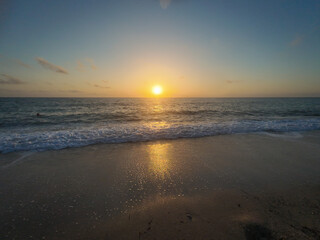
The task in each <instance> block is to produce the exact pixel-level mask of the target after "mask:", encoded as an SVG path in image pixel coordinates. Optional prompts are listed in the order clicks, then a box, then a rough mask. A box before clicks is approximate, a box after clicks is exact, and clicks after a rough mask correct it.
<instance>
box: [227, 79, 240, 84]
mask: <svg viewBox="0 0 320 240" xmlns="http://www.w3.org/2000/svg"><path fill="white" fill-rule="evenodd" d="M226 83H228V84H233V83H240V80H226Z"/></svg>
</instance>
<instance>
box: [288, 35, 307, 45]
mask: <svg viewBox="0 0 320 240" xmlns="http://www.w3.org/2000/svg"><path fill="white" fill-rule="evenodd" d="M303 39H304V36H303V35H298V36H296V37H295V38H294V39H293V40H292V41H291V42H290V46H291V47H296V46H298V45H300V44H301V43H302V41H303Z"/></svg>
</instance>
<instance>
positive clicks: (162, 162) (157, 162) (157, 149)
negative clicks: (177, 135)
mask: <svg viewBox="0 0 320 240" xmlns="http://www.w3.org/2000/svg"><path fill="white" fill-rule="evenodd" d="M169 146H170V144H168V143H158V144H152V145H149V148H148V152H149V156H150V169H151V171H152V172H153V173H154V174H155V175H156V176H157V177H159V178H165V177H166V176H168V175H169V170H170V160H169V156H168V148H169Z"/></svg>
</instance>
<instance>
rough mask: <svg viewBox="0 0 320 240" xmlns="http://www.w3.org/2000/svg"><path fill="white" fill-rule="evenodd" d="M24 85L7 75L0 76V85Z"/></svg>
mask: <svg viewBox="0 0 320 240" xmlns="http://www.w3.org/2000/svg"><path fill="white" fill-rule="evenodd" d="M24 83H25V82H23V81H21V80H20V79H19V78H15V77H12V76H10V75H7V74H1V75H0V84H11V85H17V84H24Z"/></svg>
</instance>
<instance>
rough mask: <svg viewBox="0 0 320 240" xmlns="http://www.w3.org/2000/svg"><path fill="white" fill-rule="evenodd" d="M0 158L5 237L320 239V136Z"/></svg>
mask: <svg viewBox="0 0 320 240" xmlns="http://www.w3.org/2000/svg"><path fill="white" fill-rule="evenodd" d="M0 160H1V161H0V236H1V239H319V238H320V220H319V219H320V218H319V215H320V171H319V169H320V132H307V133H302V134H274V133H270V134H238V135H226V136H215V137H207V138H198V139H180V140H171V141H156V142H144V143H126V144H102V145H94V146H88V147H84V148H74V149H65V150H59V151H47V152H40V153H11V154H2V155H0Z"/></svg>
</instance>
